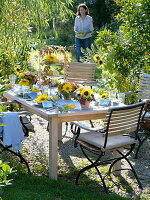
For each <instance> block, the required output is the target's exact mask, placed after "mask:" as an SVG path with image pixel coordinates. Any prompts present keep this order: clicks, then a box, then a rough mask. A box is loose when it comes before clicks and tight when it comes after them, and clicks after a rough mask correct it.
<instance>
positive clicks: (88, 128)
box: [70, 121, 102, 131]
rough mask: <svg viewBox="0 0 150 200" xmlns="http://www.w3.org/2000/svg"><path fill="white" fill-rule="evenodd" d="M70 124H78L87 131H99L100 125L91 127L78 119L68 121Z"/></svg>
mask: <svg viewBox="0 0 150 200" xmlns="http://www.w3.org/2000/svg"><path fill="white" fill-rule="evenodd" d="M70 124H71V125H72V126H73V125H75V126H78V127H79V128H81V129H84V130H87V131H99V130H100V129H101V128H102V127H98V128H92V127H90V126H88V125H86V124H83V123H82V122H78V121H74V122H71V123H70Z"/></svg>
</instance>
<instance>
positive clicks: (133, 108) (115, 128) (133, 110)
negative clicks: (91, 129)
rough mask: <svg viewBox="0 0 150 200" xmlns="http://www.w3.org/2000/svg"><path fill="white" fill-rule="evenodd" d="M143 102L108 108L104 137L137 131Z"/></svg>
mask: <svg viewBox="0 0 150 200" xmlns="http://www.w3.org/2000/svg"><path fill="white" fill-rule="evenodd" d="M144 104H145V103H143V102H140V103H137V104H132V105H128V106H123V107H116V108H115V107H114V108H110V110H109V112H108V114H107V118H106V122H105V125H106V126H105V127H106V137H108V136H114V135H122V134H128V133H131V132H134V131H138V129H139V123H140V119H141V114H142V110H143V107H144Z"/></svg>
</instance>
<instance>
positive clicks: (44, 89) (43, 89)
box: [42, 85, 49, 94]
mask: <svg viewBox="0 0 150 200" xmlns="http://www.w3.org/2000/svg"><path fill="white" fill-rule="evenodd" d="M48 89H49V87H48V86H47V85H44V86H43V87H42V94H48Z"/></svg>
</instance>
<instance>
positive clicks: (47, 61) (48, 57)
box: [45, 54, 58, 65]
mask: <svg viewBox="0 0 150 200" xmlns="http://www.w3.org/2000/svg"><path fill="white" fill-rule="evenodd" d="M57 62H58V59H57V57H56V56H55V55H53V54H47V55H46V56H45V64H47V65H48V64H52V63H57Z"/></svg>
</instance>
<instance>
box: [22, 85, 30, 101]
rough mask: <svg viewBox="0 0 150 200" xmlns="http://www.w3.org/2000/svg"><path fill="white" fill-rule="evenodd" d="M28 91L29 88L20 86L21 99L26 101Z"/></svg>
mask: <svg viewBox="0 0 150 200" xmlns="http://www.w3.org/2000/svg"><path fill="white" fill-rule="evenodd" d="M29 90H30V87H29V86H22V93H23V98H24V99H27V98H28V92H29Z"/></svg>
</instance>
